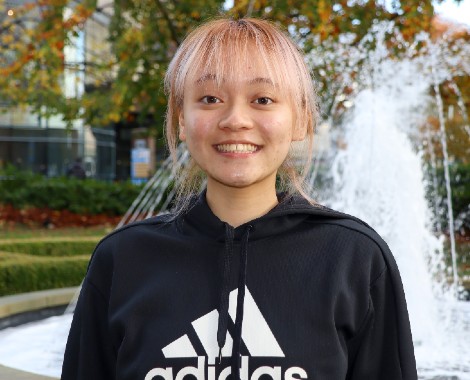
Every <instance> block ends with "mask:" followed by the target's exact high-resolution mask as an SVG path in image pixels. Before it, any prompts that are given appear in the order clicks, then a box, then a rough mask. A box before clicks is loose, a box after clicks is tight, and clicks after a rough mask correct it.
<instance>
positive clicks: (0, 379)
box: [0, 287, 78, 380]
mask: <svg viewBox="0 0 470 380" xmlns="http://www.w3.org/2000/svg"><path fill="white" fill-rule="evenodd" d="M77 291H78V288H76V287H73V288H63V289H53V290H43V291H39V292H31V293H25V294H18V295H13V296H6V297H0V320H4V321H5V320H6V319H8V318H12V317H17V316H19V315H21V314H24V313H30V312H34V311H40V310H42V309H47V308H54V307H59V306H64V305H68V304H69V303H70V301H71V300H72V299H73V297H74V296H75V294H76V293H77ZM0 380H56V378H54V377H48V376H42V375H37V374H33V373H30V372H25V371H20V370H17V369H14V368H10V367H6V366H3V365H1V364H0Z"/></svg>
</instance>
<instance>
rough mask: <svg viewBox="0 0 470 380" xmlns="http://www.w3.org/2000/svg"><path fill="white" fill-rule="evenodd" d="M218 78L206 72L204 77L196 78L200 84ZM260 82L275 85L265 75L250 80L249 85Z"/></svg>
mask: <svg viewBox="0 0 470 380" xmlns="http://www.w3.org/2000/svg"><path fill="white" fill-rule="evenodd" d="M216 79H217V77H216V75H215V74H204V75H203V76H202V77H200V78H199V79H197V80H196V84H197V85H199V84H202V83H205V82H207V81H215V80H216ZM260 83H264V84H269V85H271V86H274V83H273V81H272V80H271V79H270V78H265V77H256V78H253V79H250V80H249V81H248V84H249V85H253V84H260Z"/></svg>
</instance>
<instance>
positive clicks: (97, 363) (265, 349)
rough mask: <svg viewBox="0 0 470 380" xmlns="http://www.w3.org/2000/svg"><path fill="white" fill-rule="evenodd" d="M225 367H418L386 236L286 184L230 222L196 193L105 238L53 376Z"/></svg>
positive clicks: (376, 370) (260, 372)
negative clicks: (172, 211) (275, 197)
mask: <svg viewBox="0 0 470 380" xmlns="http://www.w3.org/2000/svg"><path fill="white" fill-rule="evenodd" d="M230 346H231V349H230ZM219 353H220V354H222V356H221V358H220V361H219V358H218V357H219ZM229 376H230V377H233V378H235V379H241V380H259V379H260V378H262V379H261V380H268V379H273V380H300V379H315V380H344V379H348V380H358V379H377V380H378V379H380V380H400V379H403V380H415V379H416V378H417V375H416V365H415V360H414V353H413V343H412V337H411V332H410V325H409V319H408V313H407V307H406V300H405V296H404V292H403V287H402V282H401V279H400V275H399V272H398V268H397V266H396V263H395V260H394V258H393V256H392V254H391V253H390V251H389V249H388V247H387V245H386V244H385V243H384V242H383V240H382V239H381V238H380V237H379V236H378V235H377V234H376V233H375V232H374V231H373V230H372V229H371V228H370V227H369V226H367V225H366V224H365V223H363V222H361V221H360V220H358V219H356V218H353V217H351V216H348V215H344V214H341V213H338V212H335V211H332V210H329V209H327V208H325V207H321V206H312V205H310V204H309V203H308V202H307V201H306V200H304V199H303V198H300V197H296V196H292V197H291V196H284V197H280V203H279V205H278V206H276V207H275V208H274V209H272V210H271V211H270V212H269V213H267V214H266V215H264V216H263V217H261V218H258V219H255V220H252V221H250V222H249V223H246V224H244V225H241V226H239V227H237V228H233V227H231V226H228V225H227V224H226V223H224V222H222V221H221V220H219V219H218V218H217V217H216V216H215V215H214V214H213V213H212V211H211V210H210V208H209V207H208V205H207V202H206V200H205V194H204V193H203V194H201V196H200V197H198V198H195V199H194V201H193V202H192V204H191V207H190V209H189V210H188V211H187V212H186V213H185V214H182V215H179V216H175V215H166V216H161V217H156V218H151V219H148V220H145V221H141V222H138V223H134V224H131V225H128V226H125V227H123V228H121V229H120V230H118V231H115V232H113V233H111V234H110V235H109V236H107V237H106V238H105V239H103V240H102V241H101V242H100V243H99V244H98V246H97V248H96V250H95V252H94V254H93V257H92V260H91V262H90V265H89V268H88V272H87V276H86V279H85V282H84V286H83V288H82V291H81V294H80V297H79V301H78V304H77V308H76V311H75V314H74V319H73V322H72V327H71V330H70V334H69V340H68V343H67V348H66V352H65V357H64V364H63V370H62V379H65V380H66V379H83V380H85V379H86V380H93V379H119V380H124V379H126V380H131V379H132V380H135V379H142V380H152V379H154V380H225V379H227V378H228V377H229Z"/></svg>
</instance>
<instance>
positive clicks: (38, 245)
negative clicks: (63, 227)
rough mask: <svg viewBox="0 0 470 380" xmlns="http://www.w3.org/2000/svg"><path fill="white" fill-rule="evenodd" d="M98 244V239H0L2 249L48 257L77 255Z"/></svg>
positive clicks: (89, 250) (88, 250) (86, 252)
mask: <svg viewBox="0 0 470 380" xmlns="http://www.w3.org/2000/svg"><path fill="white" fill-rule="evenodd" d="M96 244H97V241H96V240H91V241H87V240H85V241H83V240H80V241H72V240H51V241H31V240H23V241H21V240H19V241H13V242H2V241H0V251H3V252H12V253H25V254H28V255H33V256H48V257H58V256H77V255H85V254H88V253H90V252H93V249H94V248H95V246H96Z"/></svg>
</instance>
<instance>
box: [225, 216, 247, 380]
mask: <svg viewBox="0 0 470 380" xmlns="http://www.w3.org/2000/svg"><path fill="white" fill-rule="evenodd" d="M252 228H253V227H252V226H251V225H248V226H247V228H246V230H245V233H244V235H243V238H242V246H241V252H240V269H239V277H238V296H237V310H236V317H235V329H234V333H233V346H232V363H231V367H232V379H234V380H239V379H240V359H241V358H240V348H241V341H242V325H243V306H244V300H245V286H246V267H247V261H248V241H249V237H250V230H251V229H252ZM233 239H234V229H233V228H232V227H230V226H229V225H226V226H225V252H224V253H225V254H224V259H223V269H222V275H223V277H222V288H221V293H220V306H219V326H218V330H217V343H218V345H219V360H218V362H219V364H220V363H221V360H222V348H223V347H224V345H225V339H226V336H227V328H228V318H229V315H228V306H229V295H230V271H231V261H232V256H233Z"/></svg>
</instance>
